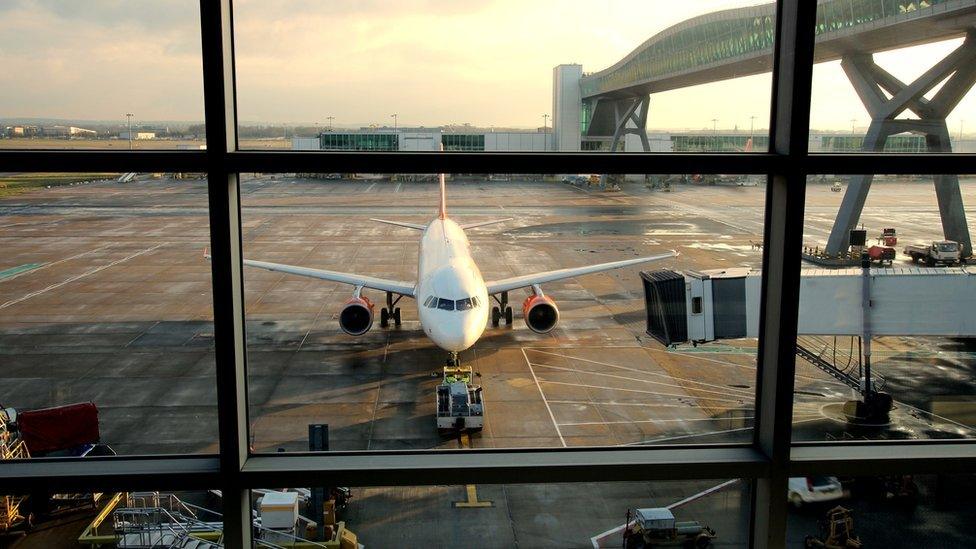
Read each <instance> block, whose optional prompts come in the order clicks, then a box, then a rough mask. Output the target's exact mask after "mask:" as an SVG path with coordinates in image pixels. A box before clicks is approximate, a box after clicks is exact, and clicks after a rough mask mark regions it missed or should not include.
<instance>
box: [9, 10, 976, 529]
mask: <svg viewBox="0 0 976 549" xmlns="http://www.w3.org/2000/svg"><path fill="white" fill-rule="evenodd" d="M777 3H778V9H777V16H776V40H775V49H774V60H773V77H772V81H773V94H772V101H771V105H770V109H771V113H770V114H771V117H770V121H771V125H770V136H769V143H770V150H769V151H768V152H765V153H750V154H743V153H727V154H690V153H685V154H681V153H678V154H643V153H628V154H621V153H608V152H580V153H564V152H546V153H502V152H496V153H486V152H478V153H472V152H417V153H407V152H301V151H289V152H268V151H242V150H240V149H239V146H238V138H237V115H236V89H235V73H234V54H233V43H234V41H233V33H232V20H233V10H232V5H231V0H201V2H200V11H201V37H202V46H203V47H202V54H203V71H204V103H205V113H206V128H207V150H206V151H132V152H128V151H96V150H84V151H81V150H61V151H51V150H3V151H0V165H3V166H4V167H5V169H7V170H11V171H25V172H46V171H52V170H54V171H61V172H83V171H104V172H206V173H207V174H208V194H209V215H210V231H211V255H212V262H211V269H212V280H213V299H214V303H213V311H214V341H215V354H216V392H217V417H218V428H219V442H220V446H219V452H218V453H217V454H211V455H190V456H170V455H153V456H116V457H99V458H86V459H83V460H79V459H42V460H23V461H11V460H8V461H5V462H3V463H0V486H3V491H5V492H11V493H16V492H28V491H35V490H45V489H46V490H51V491H58V492H65V491H106V490H140V489H159V488H160V487H165V488H167V489H174V490H203V489H212V488H217V489H221V490H222V491H223V498H222V508H223V509H222V510H223V516H224V535H225V538H224V540H225V544H226V546H228V547H241V546H248V545H250V544H251V528H250V521H251V510H250V498H249V490H250V489H253V488H259V487H269V486H307V485H308V484H309V483H310V482H312V483H316V484H319V485H344V486H385V485H444V484H470V483H526V482H530V483H551V482H597V481H599V482H609V481H627V480H645V481H648V480H677V479H715V478H741V479H746V480H748V481H750V482H752V490H751V494H752V521H751V524H750V541H751V545H752V546H754V547H778V546H781V545H783V544H784V543H785V535H786V507H787V501H786V498H785V497H784V494H785V493H786V488H787V483H788V479H789V477H791V476H794V477H795V476H805V475H814V474H826V475H830V474H836V473H837V472H839V471H843V472H844V473H845V474H849V475H855V476H856V475H879V474H921V473H971V472H972V471H974V470H976V444H973V441H944V440H916V441H897V442H895V441H890V442H875V441H872V442H860V443H843V444H840V443H799V442H796V443H794V442H793V441H792V440H791V427H792V426H791V418H792V406H793V400H792V398H793V394H792V393H793V382H794V373H795V372H794V351H795V344H796V326H797V311H798V301H797V300H798V288H799V274H800V273H799V266H800V249H801V245H802V232H803V231H802V229H803V216H804V199H805V192H806V179H807V176H808V175H819V174H869V173H886V174H916V173H919V172H920V171H921V172H924V173H929V174H973V173H976V155H972V154H958V153H956V154H911V153H909V154H899V155H883V154H876V153H866V154H817V155H810V154H809V151H808V150H807V146H808V142H807V138H808V135H809V114H810V84H811V74H812V64H813V49H814V26H815V23H816V6H817V3H816V2H807V1H805V0H779V1H778V2H777ZM242 172H265V173H292V172H303V173H310V172H328V173H352V172H385V173H419V174H434V173H523V174H547V173H607V174H626V173H675V174H681V173H703V174H765V175H766V176H767V178H768V184H767V190H766V197H765V200H766V203H765V217H764V219H765V221H764V225H765V226H764V235H763V252H762V253H763V263H762V269H763V277H762V289H761V317H760V337H759V355H758V360H757V376H758V377H757V382H758V387H757V394H756V412H755V416H756V420H755V433H754V440H753V441H752V442H751V443H749V444H718V445H700V446H666V447H641V448H635V447H628V448H565V449H563V448H559V449H502V450H499V449H483V450H482V449H478V450H465V451H388V452H330V453H323V454H312V453H308V454H301V453H299V454H283V455H282V454H279V455H256V454H251V453H250V452H249V451H248V445H247V441H248V417H247V398H246V396H247V390H246V387H247V370H246V362H247V361H246V348H245V341H246V339H245V332H244V307H243V278H242V255H241V225H240V187H239V177H238V174H240V173H242ZM893 447H895V448H894V449H893Z"/></svg>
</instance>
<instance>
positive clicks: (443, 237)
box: [416, 218, 491, 351]
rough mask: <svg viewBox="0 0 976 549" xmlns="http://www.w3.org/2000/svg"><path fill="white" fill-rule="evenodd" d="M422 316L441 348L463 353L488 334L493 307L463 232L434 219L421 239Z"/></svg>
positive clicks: (446, 221)
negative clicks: (485, 333)
mask: <svg viewBox="0 0 976 549" xmlns="http://www.w3.org/2000/svg"><path fill="white" fill-rule="evenodd" d="M416 296H417V314H418V317H419V318H420V324H421V326H422V327H423V330H424V333H426V334H427V337H429V338H430V339H431V340H432V341H433V342H434V343H436V344H437V346H438V347H441V348H443V349H445V350H448V351H463V350H465V349H467V348H469V347H471V346H472V345H474V343H475V342H476V341H478V338H480V337H481V334H482V333H484V331H485V327H486V325H487V323H488V312H489V309H490V308H491V304H490V303H489V301H488V299H489V298H488V288H487V286H485V281H484V279H483V278H482V277H481V271H479V270H478V266H477V265H476V264H475V262H474V260H473V259H472V258H471V246H470V244H468V238H467V236H465V234H464V230H463V229H461V227H460V226H459V225H458V224H457V223H455V222H453V221H451V220H450V219H440V218H438V219H434V220H433V221H431V222H430V224H429V225H428V226H427V228H426V229H425V230H424V235H423V237H422V238H421V239H420V257H419V264H418V266H417V289H416Z"/></svg>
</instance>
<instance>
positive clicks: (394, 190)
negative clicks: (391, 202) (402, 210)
mask: <svg viewBox="0 0 976 549" xmlns="http://www.w3.org/2000/svg"><path fill="white" fill-rule="evenodd" d="M402 186H403V183H397V186H396V188H395V189H393V192H395V193H398V192H400V187H402Z"/></svg>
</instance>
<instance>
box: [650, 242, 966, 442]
mask: <svg viewBox="0 0 976 549" xmlns="http://www.w3.org/2000/svg"><path fill="white" fill-rule="evenodd" d="M641 277H642V278H643V280H644V296H645V300H646V308H647V333H648V334H649V335H651V336H653V337H654V338H656V339H657V340H658V341H660V342H661V343H664V344H665V345H675V344H678V343H687V342H691V343H694V344H698V343H704V342H708V341H714V340H716V339H732V338H744V337H750V338H751V337H758V336H759V300H760V287H761V282H762V280H761V278H760V271H756V270H750V269H744V268H743V269H724V270H714V271H685V272H684V273H677V272H675V271H667V270H662V271H653V272H642V273H641ZM974 306H976V272H971V271H969V270H967V269H966V268H949V269H920V268H879V269H872V268H870V260H868V259H866V258H865V259H864V261H863V265H862V268H861V269H843V270H836V269H830V270H827V269H815V270H805V271H803V272H802V273H801V277H800V310H799V319H798V323H797V324H798V325H797V334H798V335H799V336H815V335H819V336H852V337H856V338H857V339H858V341H859V345H858V347H859V351H858V353H857V354H858V356H857V363H856V368H857V370H856V373H855V372H854V370H853V369H852V368H851V367H850V364H848V365H847V366H846V367H844V368H840V367H838V365H837V363H836V362H830V361H828V360H827V359H826V358H825V356H824V352H823V351H821V352H820V353H818V352H816V350H815V349H814V348H813V347H812V346H810V345H809V344H808V342H807V340H809V339H811V338H809V337H807V338H803V339H802V340H800V339H799V338H798V340H797V344H796V353H797V355H798V356H800V357H801V358H803V359H805V360H806V361H807V362H809V363H810V364H812V365H814V366H816V367H817V368H820V369H821V370H823V371H824V372H826V373H827V374H829V375H831V376H833V377H834V378H835V379H837V380H839V381H841V382H842V383H845V384H846V385H848V386H849V387H851V388H852V389H854V390H855V391H857V392H858V393H859V394H860V396H861V399H860V400H851V401H848V402H847V403H846V404H845V405H844V414H845V416H846V417H847V419H848V421H849V422H852V423H867V424H880V423H886V422H887V421H888V412H890V411H891V408H892V398H891V396H890V395H888V394H886V393H884V392H883V390H884V381H883V380H881V383H878V379H877V376H874V377H872V372H871V338H872V337H873V336H879V335H880V336H943V337H973V336H974V335H976V315H973V314H972V313H971V311H972V310H973V308H974ZM812 339H813V340H816V338H812Z"/></svg>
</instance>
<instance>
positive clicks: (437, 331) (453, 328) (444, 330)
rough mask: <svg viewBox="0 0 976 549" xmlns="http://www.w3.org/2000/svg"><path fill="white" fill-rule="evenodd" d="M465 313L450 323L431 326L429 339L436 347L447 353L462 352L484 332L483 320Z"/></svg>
mask: <svg viewBox="0 0 976 549" xmlns="http://www.w3.org/2000/svg"><path fill="white" fill-rule="evenodd" d="M479 316H480V315H478V314H474V313H466V314H460V315H457V316H456V317H455V318H453V319H451V320H452V322H450V323H445V324H440V325H436V326H433V327H432V329H431V332H430V338H431V339H432V340H433V341H434V343H436V344H437V346H438V347H441V348H442V349H445V350H448V351H464V350H466V349H468V348H470V347H471V346H472V345H474V344H475V342H477V341H478V338H480V337H481V334H482V333H483V332H484V331H485V323H486V321H485V319H480V318H479Z"/></svg>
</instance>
